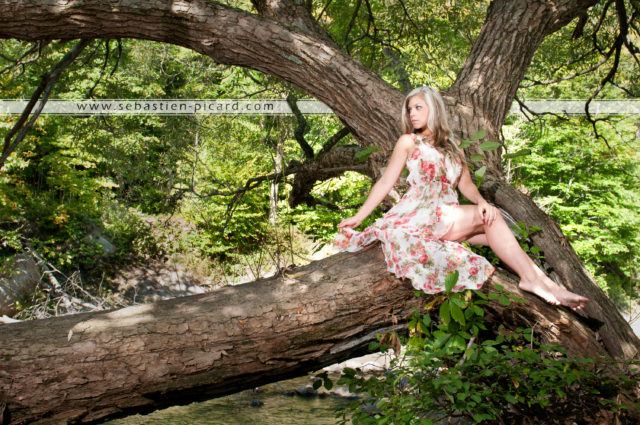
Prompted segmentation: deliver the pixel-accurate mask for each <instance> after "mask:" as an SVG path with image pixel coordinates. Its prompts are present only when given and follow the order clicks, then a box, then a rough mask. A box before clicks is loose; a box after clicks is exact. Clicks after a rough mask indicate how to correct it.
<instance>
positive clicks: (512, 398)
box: [504, 393, 518, 404]
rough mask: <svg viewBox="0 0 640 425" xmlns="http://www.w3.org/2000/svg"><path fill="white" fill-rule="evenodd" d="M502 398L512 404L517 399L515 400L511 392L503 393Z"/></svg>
mask: <svg viewBox="0 0 640 425" xmlns="http://www.w3.org/2000/svg"><path fill="white" fill-rule="evenodd" d="M504 399H505V400H507V401H508V402H509V403H512V404H516V403H517V402H518V400H516V398H515V397H514V396H513V394H511V393H505V394H504Z"/></svg>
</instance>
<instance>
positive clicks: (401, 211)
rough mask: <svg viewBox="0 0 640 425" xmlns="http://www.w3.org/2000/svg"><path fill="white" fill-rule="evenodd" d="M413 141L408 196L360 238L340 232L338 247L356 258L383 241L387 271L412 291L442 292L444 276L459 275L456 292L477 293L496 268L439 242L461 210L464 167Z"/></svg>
mask: <svg viewBox="0 0 640 425" xmlns="http://www.w3.org/2000/svg"><path fill="white" fill-rule="evenodd" d="M411 136H412V137H413V140H414V142H415V143H416V148H415V150H414V151H413V153H412V154H411V155H410V156H409V158H408V159H407V165H406V166H407V169H408V170H409V176H408V177H407V182H408V183H409V185H410V186H409V189H408V190H407V192H406V193H405V194H404V196H403V197H402V199H400V201H398V203H397V204H396V205H394V206H393V208H391V209H390V210H389V211H388V212H387V213H386V214H385V215H384V216H383V217H381V218H380V219H378V220H377V221H376V222H375V223H373V224H372V225H371V226H369V227H367V228H366V229H364V230H363V231H362V232H358V231H355V230H353V229H349V228H345V229H341V230H340V233H338V236H337V237H336V239H335V241H334V244H335V245H336V246H337V247H338V248H340V249H342V250H344V251H350V252H353V251H358V250H360V249H362V248H363V247H364V246H366V245H369V244H370V243H372V242H374V241H375V240H376V239H377V240H380V242H382V250H383V252H384V255H385V258H386V262H387V270H389V271H390V272H393V273H394V274H395V275H396V276H398V277H400V278H409V279H411V282H412V283H413V286H414V288H416V289H418V290H421V291H424V292H426V293H429V294H433V293H437V292H442V291H444V290H445V287H444V281H445V278H446V276H447V275H448V274H449V273H451V272H454V271H455V270H457V271H458V273H459V277H458V283H457V284H456V286H455V287H454V291H461V290H464V289H478V288H480V287H481V286H482V284H483V283H484V282H485V280H487V279H488V278H489V277H490V276H491V274H492V273H493V271H494V268H493V266H492V265H491V264H489V262H488V261H487V260H486V259H485V258H484V257H481V256H479V255H476V254H474V253H473V252H471V251H470V250H468V249H467V248H465V247H464V246H462V245H460V244H459V243H457V242H453V241H447V240H442V239H441V237H442V236H444V235H445V234H446V233H447V232H448V231H449V229H450V228H451V226H452V225H453V218H454V217H455V213H456V210H457V208H458V206H459V204H458V195H457V193H456V185H457V182H458V179H459V178H460V173H461V171H462V166H461V165H460V164H458V163H457V162H456V161H452V160H451V159H450V158H449V157H445V156H444V155H443V154H442V153H440V151H438V150H437V149H436V148H434V147H433V146H431V144H430V143H428V142H426V141H423V140H422V138H421V137H420V136H416V135H414V134H412V135H411Z"/></svg>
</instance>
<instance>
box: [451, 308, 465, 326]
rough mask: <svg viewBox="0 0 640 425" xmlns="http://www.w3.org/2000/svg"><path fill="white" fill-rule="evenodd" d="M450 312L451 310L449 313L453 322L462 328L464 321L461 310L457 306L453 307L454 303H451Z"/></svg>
mask: <svg viewBox="0 0 640 425" xmlns="http://www.w3.org/2000/svg"><path fill="white" fill-rule="evenodd" d="M450 310H451V311H450V313H451V317H452V318H453V320H455V321H456V322H458V323H460V324H461V325H462V326H464V324H465V320H464V313H463V312H462V309H461V308H460V307H458V306H457V305H455V304H454V303H451V305H450Z"/></svg>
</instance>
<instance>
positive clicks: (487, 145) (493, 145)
mask: <svg viewBox="0 0 640 425" xmlns="http://www.w3.org/2000/svg"><path fill="white" fill-rule="evenodd" d="M500 146H502V145H501V144H500V143H498V142H484V143H480V146H479V148H480V149H481V150H483V151H492V150H495V149H498V148H499V147H500Z"/></svg>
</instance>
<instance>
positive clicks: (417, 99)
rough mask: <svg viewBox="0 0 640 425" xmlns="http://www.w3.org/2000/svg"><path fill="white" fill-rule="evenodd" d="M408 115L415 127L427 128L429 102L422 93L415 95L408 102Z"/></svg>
mask: <svg viewBox="0 0 640 425" xmlns="http://www.w3.org/2000/svg"><path fill="white" fill-rule="evenodd" d="M407 115H408V116H409V120H410V121H411V125H413V128H415V129H419V128H420V129H423V130H426V129H427V120H428V119H429V107H428V106H427V102H425V100H424V98H423V97H422V96H421V95H416V96H413V97H412V98H410V99H409V101H408V102H407Z"/></svg>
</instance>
